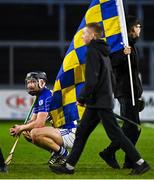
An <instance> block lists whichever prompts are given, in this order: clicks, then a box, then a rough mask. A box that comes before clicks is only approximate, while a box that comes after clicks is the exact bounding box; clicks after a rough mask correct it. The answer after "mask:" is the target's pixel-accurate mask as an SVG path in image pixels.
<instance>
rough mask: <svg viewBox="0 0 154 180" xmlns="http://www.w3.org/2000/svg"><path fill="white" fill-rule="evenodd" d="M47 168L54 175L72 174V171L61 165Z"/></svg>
mask: <svg viewBox="0 0 154 180" xmlns="http://www.w3.org/2000/svg"><path fill="white" fill-rule="evenodd" d="M49 168H50V169H51V171H53V172H54V173H56V174H74V169H72V170H70V169H68V168H67V167H66V164H63V165H61V166H60V165H57V166H56V165H55V166H53V165H49Z"/></svg>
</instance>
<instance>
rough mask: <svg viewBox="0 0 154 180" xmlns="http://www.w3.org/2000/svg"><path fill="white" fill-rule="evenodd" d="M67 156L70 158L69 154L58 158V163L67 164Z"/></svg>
mask: <svg viewBox="0 0 154 180" xmlns="http://www.w3.org/2000/svg"><path fill="white" fill-rule="evenodd" d="M67 158H68V155H67V156H61V157H60V158H59V159H58V161H57V163H58V164H59V165H62V164H65V163H66V160H67Z"/></svg>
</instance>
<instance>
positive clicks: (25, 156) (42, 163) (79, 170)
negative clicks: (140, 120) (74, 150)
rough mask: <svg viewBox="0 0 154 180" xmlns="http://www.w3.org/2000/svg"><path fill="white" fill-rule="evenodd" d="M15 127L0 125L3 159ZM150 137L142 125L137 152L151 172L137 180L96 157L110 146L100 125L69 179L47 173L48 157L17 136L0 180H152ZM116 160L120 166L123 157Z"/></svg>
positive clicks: (150, 132) (152, 134)
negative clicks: (10, 156)
mask: <svg viewBox="0 0 154 180" xmlns="http://www.w3.org/2000/svg"><path fill="white" fill-rule="evenodd" d="M15 123H16V122H15V121H9V122H8V121H7V122H2V121H0V147H1V148H2V151H3V154H4V157H5V158H6V157H7V156H8V153H9V152H10V150H11V148H12V146H13V144H14V142H15V139H14V138H13V137H11V136H10V135H9V128H10V127H11V126H12V125H14V124H15ZM18 123H19V122H18ZM153 137H154V129H153V128H152V127H151V126H150V127H146V126H144V125H142V133H141V136H140V139H139V141H138V144H137V149H138V150H139V152H140V153H141V155H142V157H143V158H144V159H145V160H146V161H147V162H148V163H149V164H150V166H151V168H152V169H151V170H150V171H149V172H147V173H145V174H143V175H140V176H130V175H128V173H129V172H130V170H124V169H120V170H114V169H112V168H110V167H108V166H107V165H106V164H105V162H104V161H102V160H101V159H100V157H99V156H98V152H99V151H101V150H102V149H104V148H105V147H106V146H107V145H108V144H109V143H110V141H109V139H108V138H107V136H106V134H105V132H104V129H103V127H102V125H98V127H97V128H96V129H95V130H94V132H93V133H92V134H91V136H90V138H89V140H88V142H87V144H86V147H85V149H84V152H83V154H82V156H81V158H80V160H79V162H78V164H77V166H76V171H75V174H73V175H57V174H54V173H53V172H51V171H50V170H49V168H48V165H47V161H48V159H49V157H50V154H49V153H48V152H46V151H45V150H42V149H40V148H38V147H36V146H34V145H33V144H31V143H28V142H27V141H25V139H24V138H23V137H22V136H21V137H20V140H19V142H18V144H17V147H16V149H15V153H14V156H13V160H12V163H11V164H10V165H9V167H8V173H0V179H61V178H62V179H134V178H135V179H152V178H153V177H154V170H153V166H154V155H153V150H154V140H153ZM116 156H117V159H118V161H119V163H120V165H121V166H122V164H123V157H124V153H123V152H122V151H121V150H119V151H118V152H117V154H116Z"/></svg>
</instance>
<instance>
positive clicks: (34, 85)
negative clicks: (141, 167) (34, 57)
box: [10, 72, 77, 164]
mask: <svg viewBox="0 0 154 180" xmlns="http://www.w3.org/2000/svg"><path fill="white" fill-rule="evenodd" d="M46 81H47V77H46V74H45V73H44V72H30V73H28V74H27V76H26V79H25V82H26V89H27V92H28V93H29V94H30V95H32V96H36V97H37V101H36V103H35V105H34V109H33V114H32V116H31V118H30V120H29V121H28V123H27V124H22V125H15V126H14V127H13V128H11V129H10V132H11V134H12V135H13V136H18V135H20V134H21V133H22V134H23V135H24V137H25V138H26V139H27V140H28V141H29V142H32V143H33V144H35V145H37V146H39V147H42V148H43V149H46V150H48V151H50V152H53V154H52V156H51V158H50V160H49V163H50V164H54V163H56V162H59V163H60V164H62V163H64V162H65V160H66V158H67V156H68V154H69V152H68V150H67V148H71V147H72V146H73V143H74V139H75V132H76V126H77V122H76V121H71V122H66V123H65V125H63V126H62V127H56V128H55V127H51V126H50V127H47V126H45V122H46V120H47V119H48V117H49V116H50V111H51V105H52V92H51V91H50V90H49V89H48V88H47V87H46ZM53 124H54V123H53Z"/></svg>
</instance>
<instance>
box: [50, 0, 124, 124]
mask: <svg viewBox="0 0 154 180" xmlns="http://www.w3.org/2000/svg"><path fill="white" fill-rule="evenodd" d="M116 1H117V0H93V1H92V2H91V4H90V6H89V8H88V10H87V12H86V14H85V16H84V18H83V19H82V22H81V24H80V26H79V28H78V30H77V32H76V34H75V36H74V38H73V40H72V42H71V44H70V46H69V48H68V50H67V52H66V55H65V58H64V61H63V64H62V66H61V68H60V70H59V73H58V75H57V78H56V81H55V84H54V88H53V104H52V110H51V114H52V117H53V123H54V126H55V127H60V126H62V125H64V124H65V123H66V122H69V121H72V120H78V119H80V118H81V116H82V114H83V112H84V108H83V107H79V106H77V105H76V101H77V97H78V95H79V93H80V91H81V89H82V87H83V85H84V81H85V77H84V70H85V59H86V51H87V47H86V46H85V44H84V42H83V40H82V38H81V36H82V31H83V28H84V27H85V25H86V24H87V23H92V22H98V23H100V24H101V25H102V27H103V31H104V36H103V37H102V38H103V39H104V40H105V41H106V42H107V43H108V45H109V46H110V49H111V52H115V51H117V50H120V49H122V48H123V43H122V42H123V40H122V34H121V28H120V18H119V15H118V9H117V4H116Z"/></svg>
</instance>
